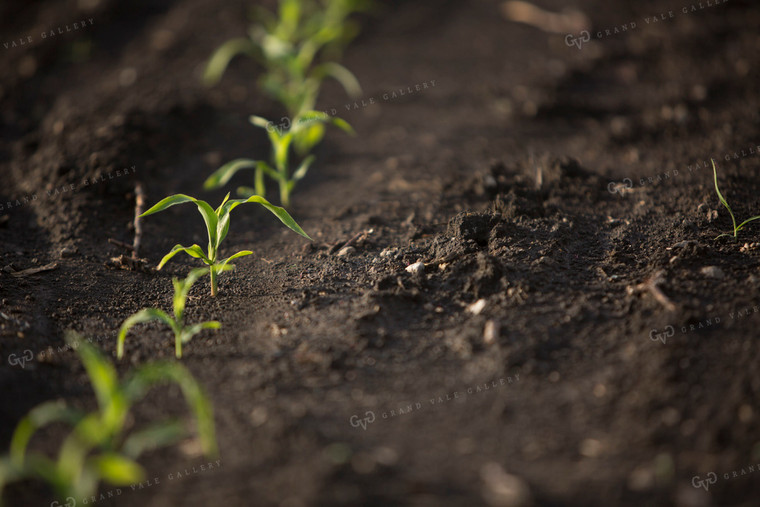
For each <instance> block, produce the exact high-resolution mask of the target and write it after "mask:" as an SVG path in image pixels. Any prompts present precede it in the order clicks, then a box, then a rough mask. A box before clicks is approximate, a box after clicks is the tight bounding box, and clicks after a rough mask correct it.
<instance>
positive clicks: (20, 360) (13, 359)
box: [8, 349, 34, 369]
mask: <svg viewBox="0 0 760 507" xmlns="http://www.w3.org/2000/svg"><path fill="white" fill-rule="evenodd" d="M32 359H34V353H33V352H32V351H31V350H29V349H26V350H25V351H24V353H23V355H22V356H21V357H18V356H17V355H16V354H11V355H10V356H8V364H10V365H11V366H16V365H19V366H21V368H22V369H23V368H24V365H25V364H26V363H27V362H29V361H31V360H32Z"/></svg>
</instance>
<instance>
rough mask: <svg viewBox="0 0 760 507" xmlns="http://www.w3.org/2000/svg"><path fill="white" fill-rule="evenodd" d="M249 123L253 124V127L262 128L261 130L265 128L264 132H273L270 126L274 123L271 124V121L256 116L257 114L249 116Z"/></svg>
mask: <svg viewBox="0 0 760 507" xmlns="http://www.w3.org/2000/svg"><path fill="white" fill-rule="evenodd" d="M248 121H250V122H251V123H252V124H253V125H255V126H257V127H261V128H263V129H264V130H266V131H267V132H268V131H269V130H271V129H270V128H269V125H270V123H272V122H270V121H269V120H267V119H266V118H262V117H261V116H256V115H255V114H252V115H251V116H249V117H248Z"/></svg>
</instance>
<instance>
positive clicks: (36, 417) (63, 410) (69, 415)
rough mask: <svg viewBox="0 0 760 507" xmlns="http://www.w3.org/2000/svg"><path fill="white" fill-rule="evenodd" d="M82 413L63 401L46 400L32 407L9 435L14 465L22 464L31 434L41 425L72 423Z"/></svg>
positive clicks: (79, 418)
mask: <svg viewBox="0 0 760 507" xmlns="http://www.w3.org/2000/svg"><path fill="white" fill-rule="evenodd" d="M83 416H84V415H83V414H82V413H81V412H80V411H78V410H75V409H73V408H69V407H67V406H66V404H65V403H64V402H63V401H60V400H58V401H48V402H45V403H42V404H40V405H38V406H36V407H35V408H33V409H32V410H31V411H30V412H29V413H28V414H27V415H26V416H25V417H24V418H23V419H21V421H19V423H18V425H17V426H16V429H15V430H14V432H13V436H12V437H11V444H10V458H11V461H12V462H13V464H14V466H16V467H19V468H21V467H23V466H24V454H25V453H26V446H27V445H28V444H29V440H31V438H32V435H33V434H34V433H35V432H36V431H37V430H38V429H40V428H42V427H43V426H47V425H48V424H51V423H54V422H65V423H67V424H71V425H74V424H76V423H77V422H79V421H80V420H81V419H82V417H83Z"/></svg>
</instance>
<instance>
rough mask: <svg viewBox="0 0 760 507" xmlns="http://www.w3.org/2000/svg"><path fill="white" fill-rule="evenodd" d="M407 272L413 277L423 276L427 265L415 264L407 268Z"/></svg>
mask: <svg viewBox="0 0 760 507" xmlns="http://www.w3.org/2000/svg"><path fill="white" fill-rule="evenodd" d="M406 271H407V272H408V273H411V274H413V275H417V274H422V273H424V272H425V264H424V263H422V262H415V263H414V264H410V265H409V266H407V267H406Z"/></svg>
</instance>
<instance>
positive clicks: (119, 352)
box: [116, 308, 174, 359]
mask: <svg viewBox="0 0 760 507" xmlns="http://www.w3.org/2000/svg"><path fill="white" fill-rule="evenodd" d="M153 320H157V321H160V322H163V323H164V324H166V325H167V326H169V327H171V328H172V329H174V319H172V318H171V317H169V316H168V315H167V314H166V313H164V312H163V311H161V310H159V309H158V308H145V309H143V310H140V311H139V312H137V313H135V314H134V315H132V316H131V317H129V318H127V320H125V321H124V323H123V324H122V325H121V329H119V338H118V343H117V346H116V357H118V358H119V359H121V358H122V357H123V356H124V340H125V339H126V337H127V333H128V332H129V330H130V329H131V328H132V327H133V326H135V325H137V324H143V323H145V322H150V321H153Z"/></svg>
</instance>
